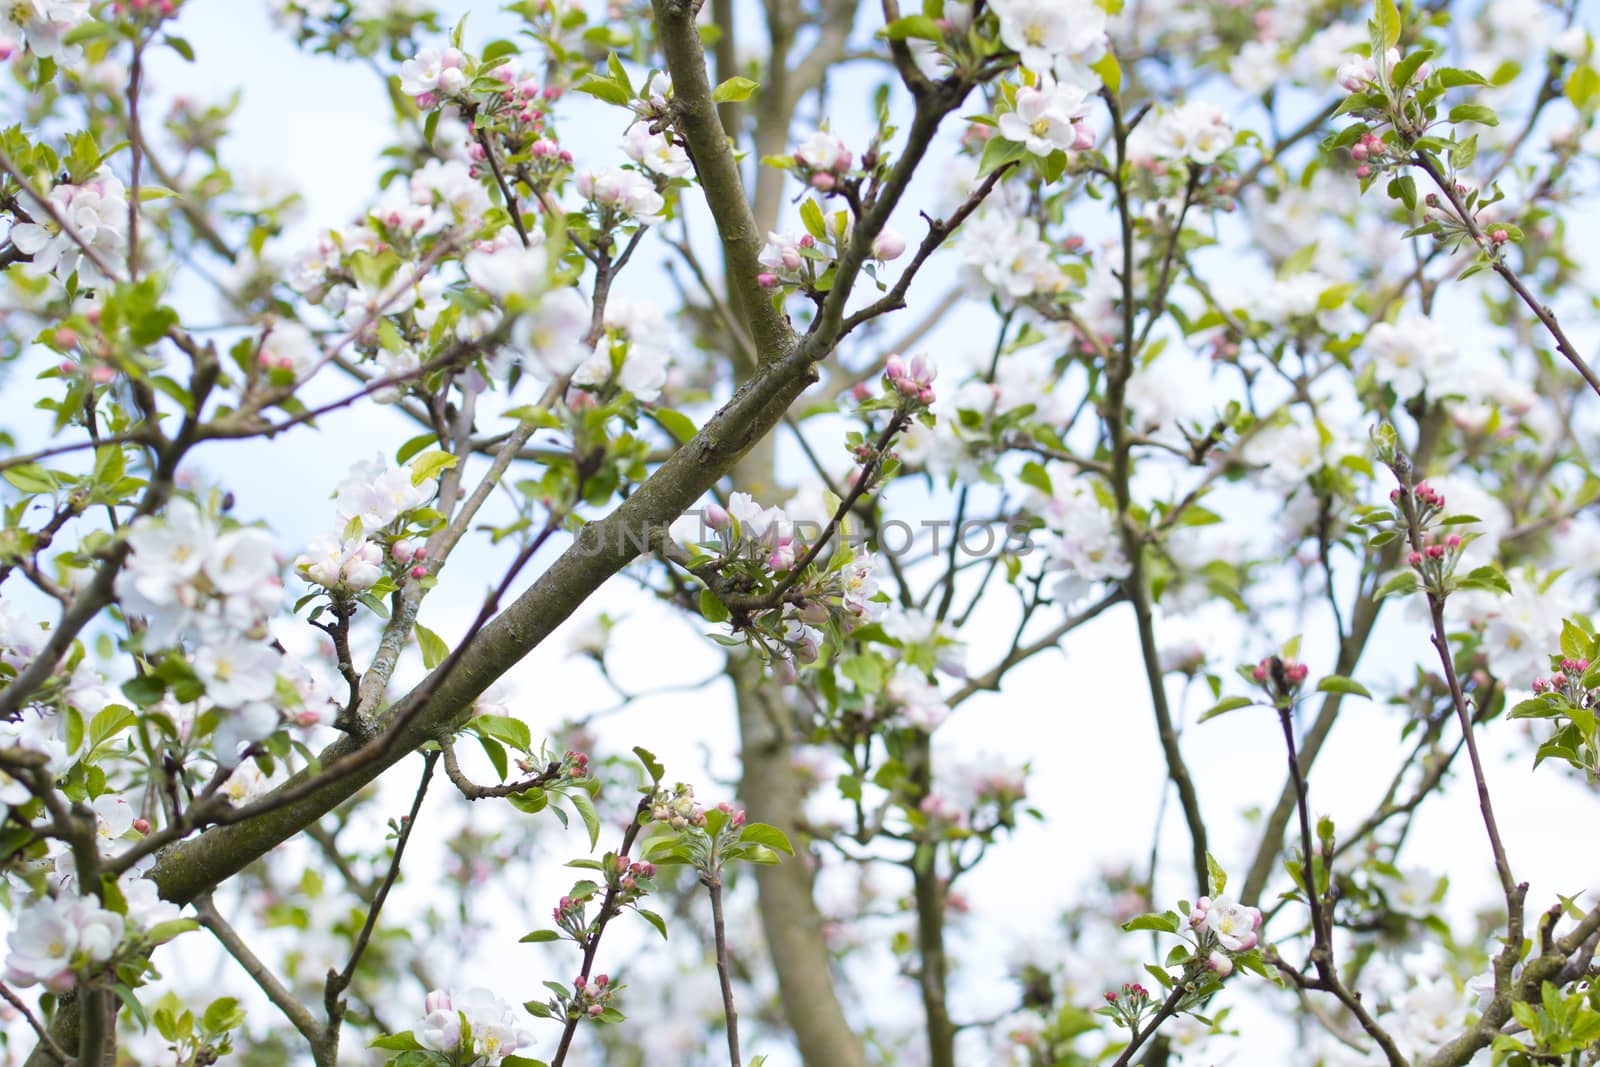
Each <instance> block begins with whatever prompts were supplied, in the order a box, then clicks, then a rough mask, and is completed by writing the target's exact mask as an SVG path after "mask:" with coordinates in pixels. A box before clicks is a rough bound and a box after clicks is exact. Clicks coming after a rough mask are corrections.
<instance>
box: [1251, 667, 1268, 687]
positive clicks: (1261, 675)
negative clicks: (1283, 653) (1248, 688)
mask: <svg viewBox="0 0 1600 1067" xmlns="http://www.w3.org/2000/svg"><path fill="white" fill-rule="evenodd" d="M1250 677H1252V678H1254V679H1255V680H1256V681H1258V682H1264V681H1266V680H1267V665H1266V664H1265V663H1258V664H1256V665H1255V667H1254V668H1253V669H1252V670H1251V671H1250Z"/></svg>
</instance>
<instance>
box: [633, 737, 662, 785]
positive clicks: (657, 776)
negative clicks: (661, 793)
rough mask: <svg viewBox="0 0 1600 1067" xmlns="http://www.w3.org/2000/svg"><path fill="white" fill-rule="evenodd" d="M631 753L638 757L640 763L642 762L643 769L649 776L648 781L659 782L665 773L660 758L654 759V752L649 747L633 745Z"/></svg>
mask: <svg viewBox="0 0 1600 1067" xmlns="http://www.w3.org/2000/svg"><path fill="white" fill-rule="evenodd" d="M633 754H634V755H635V756H638V757H639V762H640V763H642V764H644V771H645V773H646V774H648V775H649V776H650V781H652V782H657V783H659V782H660V781H661V778H662V776H663V775H665V774H666V773H667V769H666V768H665V767H663V766H662V765H661V761H660V760H658V759H656V756H655V753H654V752H651V751H650V750H649V749H646V748H640V747H639V746H638V745H634V746H633Z"/></svg>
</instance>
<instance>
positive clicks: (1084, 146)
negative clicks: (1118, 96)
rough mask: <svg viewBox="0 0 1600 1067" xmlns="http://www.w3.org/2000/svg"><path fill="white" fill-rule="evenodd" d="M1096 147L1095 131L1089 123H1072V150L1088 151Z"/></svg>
mask: <svg viewBox="0 0 1600 1067" xmlns="http://www.w3.org/2000/svg"><path fill="white" fill-rule="evenodd" d="M1093 147H1094V131H1093V130H1091V129H1090V128H1089V126H1088V124H1087V123H1082V122H1074V123H1073V124H1072V150H1073V151H1075V152H1087V151H1089V149H1091V148H1093Z"/></svg>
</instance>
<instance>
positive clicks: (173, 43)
mask: <svg viewBox="0 0 1600 1067" xmlns="http://www.w3.org/2000/svg"><path fill="white" fill-rule="evenodd" d="M162 40H163V41H165V42H166V43H167V45H168V46H169V47H170V48H171V49H172V50H173V51H174V52H176V53H178V54H179V55H180V56H182V57H183V60H184V62H185V63H193V62H194V46H193V45H191V44H190V43H189V42H188V41H186V40H184V39H183V38H182V37H174V36H173V35H171V34H168V35H167V36H165V37H163V38H162Z"/></svg>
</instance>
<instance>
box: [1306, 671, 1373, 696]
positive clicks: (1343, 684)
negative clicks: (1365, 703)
mask: <svg viewBox="0 0 1600 1067" xmlns="http://www.w3.org/2000/svg"><path fill="white" fill-rule="evenodd" d="M1317 692H1319V693H1349V694H1351V695H1352V696H1358V697H1366V698H1367V699H1368V700H1371V699H1372V694H1371V693H1369V692H1367V687H1366V686H1364V685H1362V684H1361V683H1360V682H1358V681H1356V680H1355V679H1353V678H1346V677H1345V676H1344V675H1342V674H1330V675H1328V676H1327V677H1326V678H1324V679H1322V681H1320V682H1318V683H1317Z"/></svg>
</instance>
